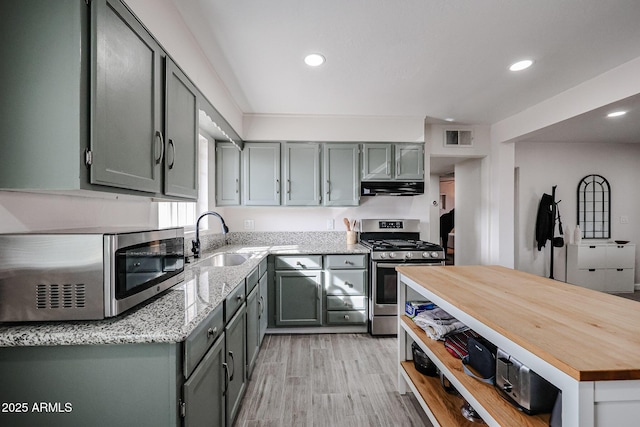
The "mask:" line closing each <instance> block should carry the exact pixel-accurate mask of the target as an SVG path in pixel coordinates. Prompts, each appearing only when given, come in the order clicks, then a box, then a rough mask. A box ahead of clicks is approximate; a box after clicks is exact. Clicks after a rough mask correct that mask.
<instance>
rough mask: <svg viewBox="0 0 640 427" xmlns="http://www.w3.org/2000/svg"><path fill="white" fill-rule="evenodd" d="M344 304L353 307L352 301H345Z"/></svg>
mask: <svg viewBox="0 0 640 427" xmlns="http://www.w3.org/2000/svg"><path fill="white" fill-rule="evenodd" d="M344 306H345V307H353V304H351V303H350V302H347V301H345V302H344Z"/></svg>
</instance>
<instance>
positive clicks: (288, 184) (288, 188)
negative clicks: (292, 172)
mask: <svg viewBox="0 0 640 427" xmlns="http://www.w3.org/2000/svg"><path fill="white" fill-rule="evenodd" d="M287 194H291V180H290V179H288V180H287Z"/></svg>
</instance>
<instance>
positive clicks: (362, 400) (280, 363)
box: [234, 334, 431, 427]
mask: <svg viewBox="0 0 640 427" xmlns="http://www.w3.org/2000/svg"><path fill="white" fill-rule="evenodd" d="M396 345H397V340H396V338H377V337H372V336H370V335H368V334H318V335H267V336H266V337H265V340H264V342H263V343H262V347H261V352H260V355H259V356H258V361H257V362H256V367H255V369H254V372H253V375H252V379H251V381H250V382H249V386H248V388H247V393H246V395H245V397H244V399H243V402H242V407H241V409H240V413H239V414H238V417H237V419H236V421H235V423H234V426H235V427H258V426H260V427H262V426H272V427H281V426H296V427H298V426H314V427H316V426H317V427H319V426H327V427H339V426H349V427H360V426H361V427H372V426H384V427H386V426H394V427H396V426H431V423H430V422H429V420H428V419H427V417H426V415H424V413H423V411H422V409H421V408H420V406H419V404H418V402H417V401H416V399H415V398H414V397H413V396H412V395H411V394H410V393H407V394H406V395H404V396H401V395H400V394H399V393H398V392H397V389H396V382H397V376H398V374H397V368H396V363H397V362H396V358H397V355H396V354H397V349H396Z"/></svg>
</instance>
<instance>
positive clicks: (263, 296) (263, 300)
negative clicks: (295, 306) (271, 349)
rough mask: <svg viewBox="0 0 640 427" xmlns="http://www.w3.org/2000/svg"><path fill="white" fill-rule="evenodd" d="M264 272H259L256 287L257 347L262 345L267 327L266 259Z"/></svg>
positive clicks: (267, 286)
mask: <svg viewBox="0 0 640 427" xmlns="http://www.w3.org/2000/svg"><path fill="white" fill-rule="evenodd" d="M264 268H265V270H264V272H261V274H262V276H261V277H260V281H259V282H258V287H259V288H260V298H259V300H258V305H259V308H260V314H259V316H258V317H259V319H260V320H259V323H260V325H259V332H258V347H260V345H262V341H263V340H264V336H265V335H266V333H267V327H268V326H269V294H268V292H269V280H268V276H267V274H266V271H267V270H266V259H265V267H264Z"/></svg>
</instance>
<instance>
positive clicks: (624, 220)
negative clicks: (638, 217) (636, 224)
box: [620, 215, 629, 224]
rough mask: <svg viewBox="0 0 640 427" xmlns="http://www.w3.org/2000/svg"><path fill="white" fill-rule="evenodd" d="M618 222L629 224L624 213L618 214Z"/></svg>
mask: <svg viewBox="0 0 640 427" xmlns="http://www.w3.org/2000/svg"><path fill="white" fill-rule="evenodd" d="M620 224H629V217H628V216H626V215H621V216H620Z"/></svg>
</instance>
